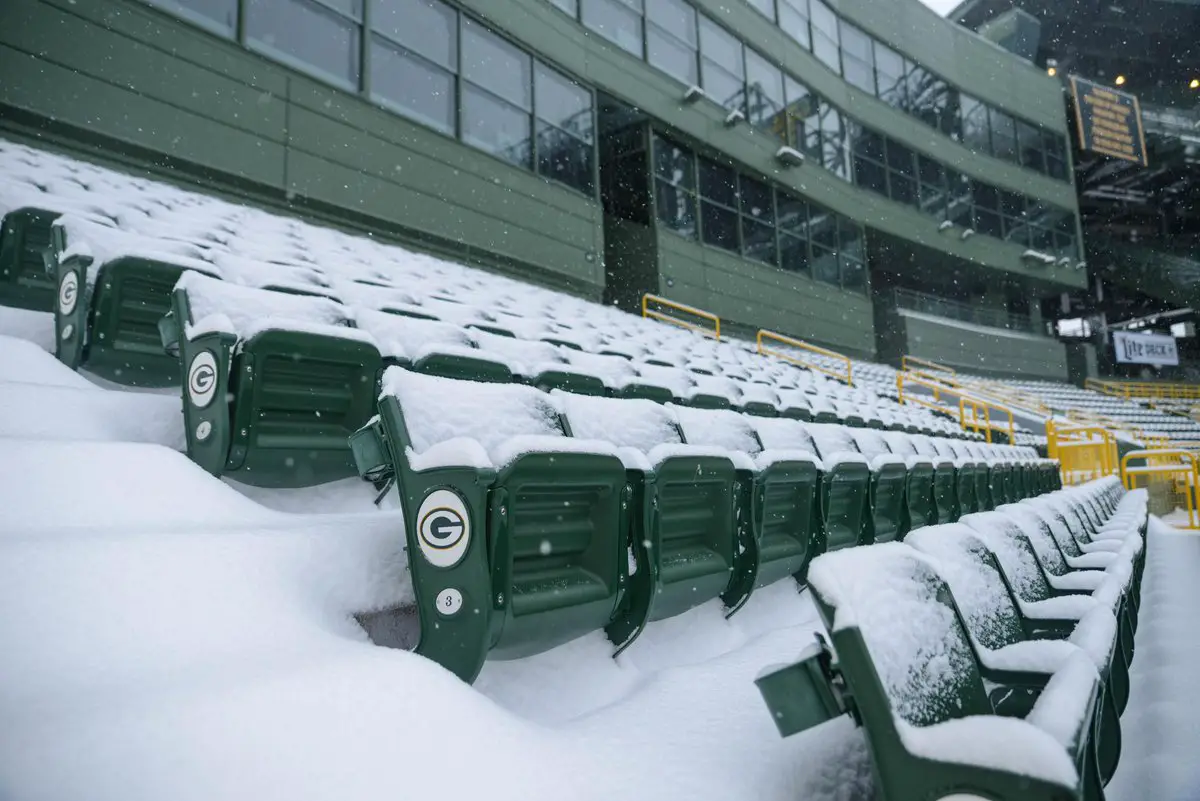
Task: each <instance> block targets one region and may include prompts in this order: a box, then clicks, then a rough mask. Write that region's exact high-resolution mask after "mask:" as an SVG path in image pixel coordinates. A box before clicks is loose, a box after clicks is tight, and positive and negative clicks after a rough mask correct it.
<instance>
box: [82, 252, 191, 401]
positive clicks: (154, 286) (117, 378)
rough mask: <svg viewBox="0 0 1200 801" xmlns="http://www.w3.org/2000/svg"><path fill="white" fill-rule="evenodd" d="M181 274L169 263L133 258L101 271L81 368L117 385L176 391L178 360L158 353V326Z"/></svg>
mask: <svg viewBox="0 0 1200 801" xmlns="http://www.w3.org/2000/svg"><path fill="white" fill-rule="evenodd" d="M183 271H184V268H183V267H180V266H179V265H176V264H171V263H170V262H164V261H157V260H154V259H146V258H139V257H133V256H119V257H117V258H116V259H113V260H112V261H110V262H107V263H106V264H104V265H102V266H101V268H100V270H99V272H98V273H97V277H96V285H95V287H94V289H93V293H92V299H91V311H90V320H89V324H88V328H89V336H88V344H87V350H86V356H85V358H84V362H83V366H84V367H86V368H87V369H88V370H89V371H90V372H93V373H96V374H97V375H100V376H101V377H103V378H106V379H108V380H110V381H113V382H115V383H119V384H127V385H130V386H146V387H163V386H172V385H177V384H178V383H179V380H180V379H179V370H180V368H179V358H178V357H177V356H172V355H168V354H167V353H166V352H165V351H164V350H163V346H162V339H161V337H160V336H159V330H158V322H159V320H161V319H162V318H163V317H164V316H165V315H166V314H167V312H169V311H170V310H171V293H172V290H173V289H174V287H175V283H176V282H177V281H178V280H179V276H180V275H182V274H183Z"/></svg>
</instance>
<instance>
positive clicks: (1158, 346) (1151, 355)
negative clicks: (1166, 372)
mask: <svg viewBox="0 0 1200 801" xmlns="http://www.w3.org/2000/svg"><path fill="white" fill-rule="evenodd" d="M1113 347H1114V348H1115V349H1116V352H1117V361H1119V362H1124V363H1125V364H1170V365H1175V364H1179V352H1178V351H1177V350H1176V349H1175V337H1171V336H1167V335H1165V334H1135V333H1133V332H1131V331H1113Z"/></svg>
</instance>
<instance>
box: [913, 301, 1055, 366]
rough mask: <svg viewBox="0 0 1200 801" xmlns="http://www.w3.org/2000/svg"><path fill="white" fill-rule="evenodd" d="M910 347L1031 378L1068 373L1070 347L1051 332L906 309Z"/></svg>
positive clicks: (949, 361)
mask: <svg viewBox="0 0 1200 801" xmlns="http://www.w3.org/2000/svg"><path fill="white" fill-rule="evenodd" d="M900 324H901V325H902V326H903V330H904V331H905V333H906V336H907V339H906V342H907V345H906V352H907V353H908V354H910V355H912V356H920V357H921V358H924V359H932V360H933V361H935V362H939V363H941V364H946V365H949V366H951V367H955V368H959V369H963V370H970V371H972V372H975V373H984V374H991V375H1017V376H1020V377H1022V378H1026V379H1036V378H1048V379H1053V380H1058V381H1065V380H1066V378H1067V349H1066V346H1065V345H1063V343H1061V342H1059V341H1058V340H1056V339H1051V338H1049V337H1040V336H1035V335H1033V334H1022V333H1018V332H1015V331H1004V330H1001V329H995V328H983V327H980V326H973V325H970V324H967V323H949V322H942V321H940V319H939V318H934V317H928V316H926V315H921V314H916V313H913V312H907V311H901V312H900Z"/></svg>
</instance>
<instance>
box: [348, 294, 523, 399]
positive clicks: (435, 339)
mask: <svg viewBox="0 0 1200 801" xmlns="http://www.w3.org/2000/svg"><path fill="white" fill-rule="evenodd" d="M355 321H356V322H357V324H358V327H359V328H360V329H362V330H363V331H366V332H367V333H369V334H370V335H371V337H372V338H373V339H374V340H375V341H376V342H378V343H379V347H380V354H381V355H382V356H383V358H384V359H385V360H386V361H387V362H388V364H395V365H403V366H406V367H411V368H412V369H413V370H416V371H418V372H422V373H428V374H429V375H439V376H442V377H443V378H459V379H463V380H468V381H488V382H494V383H500V384H506V383H509V382H510V381H512V380H513V375H514V373H515V372H517V371H519V370H521V369H523V365H522V363H521V362H520V361H518V359H516V358H514V357H513V355H512V353H511V351H510V350H500V349H491V350H481V349H479V348H478V347H477V343H476V339H477V336H473V335H472V333H471V332H470V331H468V330H467V329H465V328H460V327H459V326H457V325H455V324H453V323H447V322H441V321H438V320H426V319H421V318H415V317H411V316H408V315H404V314H393V313H390V312H379V311H371V310H369V309H358V310H355ZM477 333H478V332H477ZM480 335H481V336H482V334H480ZM496 339H503V338H502V337H496Z"/></svg>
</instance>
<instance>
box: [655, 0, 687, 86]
mask: <svg viewBox="0 0 1200 801" xmlns="http://www.w3.org/2000/svg"><path fill="white" fill-rule="evenodd" d="M646 48H647V53H646V57H647V60H648V61H649V62H650V64H651V66H654V67H657V68H658V69H660V70H662V71H663V72H665V73H667V74H668V75H670V76H671V77H672V78H677V79H679V80H680V81H681V82H682V83H683V84H684V85H686V86H693V85H695V84H697V83H699V74H698V67H697V64H696V48H697V40H696V9H694V8H692V6H691V5H690V4H688V3H685V2H683V0H651V2H650V3H649V5H648V6H647V7H646Z"/></svg>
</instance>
